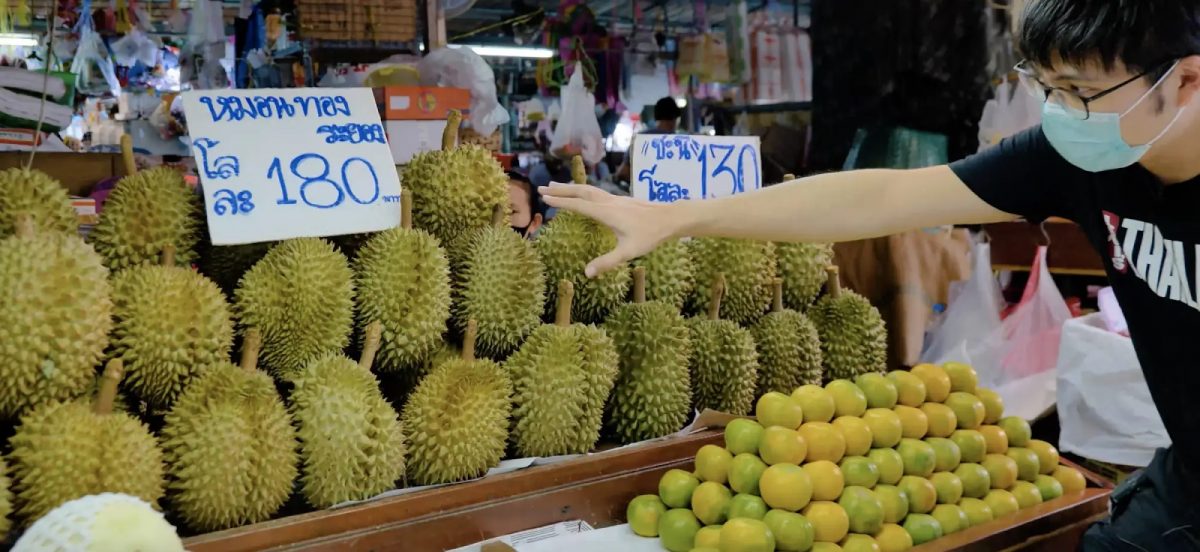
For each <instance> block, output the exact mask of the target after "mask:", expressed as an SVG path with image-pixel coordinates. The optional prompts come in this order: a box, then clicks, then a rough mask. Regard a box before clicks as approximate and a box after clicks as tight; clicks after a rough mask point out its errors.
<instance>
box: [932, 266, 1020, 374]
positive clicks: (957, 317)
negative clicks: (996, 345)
mask: <svg viewBox="0 0 1200 552" xmlns="http://www.w3.org/2000/svg"><path fill="white" fill-rule="evenodd" d="M1003 308H1004V298H1003V297H1002V296H1001V295H1000V286H999V285H997V284H996V278H995V276H993V275H992V246H991V244H988V243H986V242H978V243H976V244H975V245H974V246H973V247H972V248H971V277H970V279H968V280H965V281H960V282H954V283H952V284H950V299H949V300H948V301H946V314H945V316H943V317H942V320H941V323H940V324H939V325H938V326H936V327H934V328H932V329H930V331H929V336H928V337H927V338H926V341H925V350H924V351H922V352H921V362H928V363H932V364H942V363H944V362H951V361H954V362H966V363H968V364H973V361H974V359H971V358H968V356H969V353H968V352H967V347H968V346H969V345H971V344H974V343H979V342H981V341H983V340H984V339H987V337H988V336H989V335H991V334H992V333H993V332H995V331H996V329H997V328H999V327H1000V310H1001V309H1003Z"/></svg>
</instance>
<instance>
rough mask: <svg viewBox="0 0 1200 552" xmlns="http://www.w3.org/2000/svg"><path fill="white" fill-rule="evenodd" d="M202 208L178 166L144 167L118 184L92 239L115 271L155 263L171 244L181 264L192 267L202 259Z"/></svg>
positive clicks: (178, 262)
mask: <svg viewBox="0 0 1200 552" xmlns="http://www.w3.org/2000/svg"><path fill="white" fill-rule="evenodd" d="M200 209H201V207H200V196H198V195H197V194H196V193H194V192H193V191H192V189H191V188H188V186H187V184H186V183H184V181H183V176H182V175H180V174H179V172H177V171H176V170H174V169H171V168H168V167H159V168H155V169H149V170H145V171H141V172H138V173H137V174H132V175H129V176H126V177H125V178H122V179H121V181H120V182H118V183H117V187H116V188H115V189H114V190H113V191H112V194H110V195H109V196H108V199H107V200H106V201H105V202H104V210H103V211H101V212H100V222H99V223H98V224H96V228H95V229H93V230H92V233H91V236H90V239H91V241H92V243H93V244H95V246H96V252H97V253H100V256H102V257H104V264H105V265H106V266H108V268H110V269H112V270H114V271H116V270H122V269H126V268H129V267H131V266H137V265H140V264H155V263H157V262H158V255H159V253H161V252H162V250H163V249H164V248H166V247H167V246H171V247H174V248H175V263H176V264H178V265H179V266H188V265H189V264H191V262H192V261H193V260H195V258H196V253H195V249H196V244H197V242H198V241H199V239H200V237H199V233H198V232H197V229H198V227H199V224H200V223H199V211H200Z"/></svg>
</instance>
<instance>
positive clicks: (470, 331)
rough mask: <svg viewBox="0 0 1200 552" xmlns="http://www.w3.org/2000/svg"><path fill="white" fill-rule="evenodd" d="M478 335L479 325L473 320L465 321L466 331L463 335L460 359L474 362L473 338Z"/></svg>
mask: <svg viewBox="0 0 1200 552" xmlns="http://www.w3.org/2000/svg"><path fill="white" fill-rule="evenodd" d="M478 335H479V323H478V322H476V321H475V319H474V318H472V319H470V320H467V331H466V332H465V333H463V348H462V359H463V360H465V361H467V362H471V361H473V360H475V337H476V336H478Z"/></svg>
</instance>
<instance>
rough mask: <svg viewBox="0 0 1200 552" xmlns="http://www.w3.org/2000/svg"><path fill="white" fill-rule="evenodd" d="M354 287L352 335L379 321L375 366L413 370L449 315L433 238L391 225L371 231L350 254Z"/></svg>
mask: <svg viewBox="0 0 1200 552" xmlns="http://www.w3.org/2000/svg"><path fill="white" fill-rule="evenodd" d="M354 272H355V284H356V287H357V291H358V313H357V332H356V334H355V335H356V336H357V340H358V343H359V345H361V344H362V342H363V339H364V336H365V335H366V333H365V331H366V327H367V326H368V325H369V324H371V323H372V322H376V321H377V322H379V323H380V324H382V325H383V340H382V342H381V344H380V349H379V354H378V356H377V357H376V359H375V364H374V366H375V370H376V371H377V372H380V373H395V372H405V371H412V370H416V369H418V368H419V367H420V365H421V364H422V363H424V362H425V361H426V360H427V359H428V358H429V357H430V356H431V355H433V354H434V352H436V351H437V349H438V347H439V346H441V343H442V334H444V333H445V332H446V320H447V319H448V318H450V269H449V261H448V260H447V259H446V253H445V251H444V250H443V249H442V247H441V245H440V244H439V243H438V240H437V238H435V237H433V236H432V235H430V234H429V233H427V232H425V231H422V230H414V229H405V228H393V229H391V230H387V231H384V232H380V233H378V234H376V235H375V236H373V237H372V238H371V239H370V240H369V241H368V242H367V243H366V245H364V246H363V247H362V249H360V250H359V254H358V257H357V258H356V259H355V260H354Z"/></svg>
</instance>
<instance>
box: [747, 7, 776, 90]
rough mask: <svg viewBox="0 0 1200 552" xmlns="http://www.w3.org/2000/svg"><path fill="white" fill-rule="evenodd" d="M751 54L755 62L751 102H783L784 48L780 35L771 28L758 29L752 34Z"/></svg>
mask: <svg viewBox="0 0 1200 552" xmlns="http://www.w3.org/2000/svg"><path fill="white" fill-rule="evenodd" d="M750 53H751V59H752V60H753V61H752V69H751V77H750V89H749V96H750V97H749V100H750V101H751V102H758V103H765V102H779V101H783V98H784V97H783V47H782V45H781V44H780V43H779V35H777V34H775V31H774V29H772V28H771V27H768V26H758V27H756V28H755V29H754V30H753V31H752V32H751V33H750Z"/></svg>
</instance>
